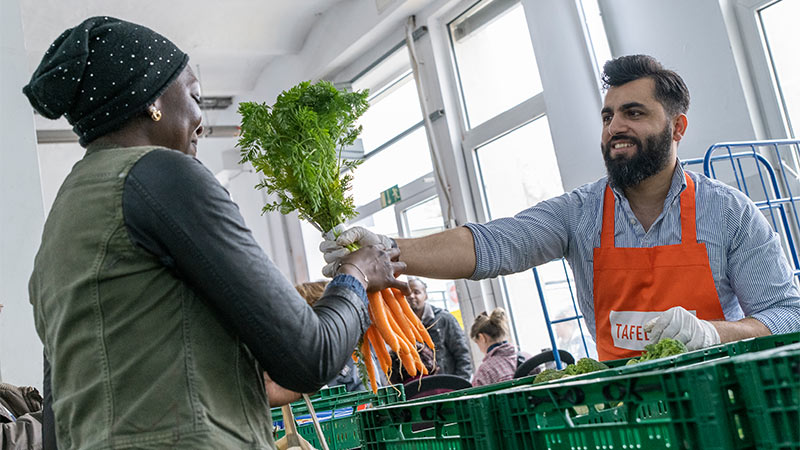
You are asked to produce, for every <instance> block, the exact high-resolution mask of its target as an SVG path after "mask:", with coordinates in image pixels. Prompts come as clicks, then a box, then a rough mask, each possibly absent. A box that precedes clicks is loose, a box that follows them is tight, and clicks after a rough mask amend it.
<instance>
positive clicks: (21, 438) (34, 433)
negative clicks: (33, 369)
mask: <svg viewBox="0 0 800 450" xmlns="http://www.w3.org/2000/svg"><path fill="white" fill-rule="evenodd" d="M0 427H2V428H0V450H12V449H15V450H41V448H42V396H41V395H39V391H37V390H36V389H35V388H32V387H29V386H28V387H17V386H12V385H10V384H6V383H0Z"/></svg>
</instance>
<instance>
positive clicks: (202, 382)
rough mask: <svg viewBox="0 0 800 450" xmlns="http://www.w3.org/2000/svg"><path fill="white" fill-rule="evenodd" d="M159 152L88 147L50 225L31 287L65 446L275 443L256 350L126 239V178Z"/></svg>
mask: <svg viewBox="0 0 800 450" xmlns="http://www.w3.org/2000/svg"><path fill="white" fill-rule="evenodd" d="M152 149H153V148H152V147H140V148H125V149H105V150H102V151H95V152H93V151H91V150H90V151H89V152H88V153H87V155H86V157H85V158H84V159H83V160H81V161H80V162H78V163H77V164H76V166H75V167H74V168H73V170H72V172H71V173H70V175H69V176H68V177H67V179H66V181H65V182H64V184H63V186H62V187H61V189H60V191H59V193H58V196H57V197H56V200H55V202H54V203H53V206H52V210H51V212H50V215H49V216H48V219H47V222H46V224H45V229H44V234H43V238H42V243H41V247H40V250H39V253H38V254H37V256H36V261H35V266H34V272H33V275H32V277H31V280H30V285H29V289H30V299H31V303H32V304H33V307H34V313H35V321H36V329H37V331H38V333H39V336H40V337H41V339H42V341H43V343H44V346H45V354H46V356H47V358H48V360H49V361H50V363H51V377H52V392H53V410H54V413H55V418H56V434H57V437H58V445H59V449H60V450H68V449H85V450H96V449H122V448H137V449H157V448H159V449H160V448H180V449H234V448H248V449H262V448H263V449H267V448H272V447H273V441H272V434H271V428H272V423H271V420H270V414H269V407H268V404H267V398H266V394H265V392H264V386H263V381H262V370H261V368H260V367H259V365H258V363H257V362H256V360H255V359H254V357H253V356H252V354H251V353H250V351H248V349H247V347H245V346H244V345H243V344H242V343H241V342H240V340H239V339H238V338H237V336H236V335H235V334H234V333H232V332H231V330H230V329H227V328H226V327H225V326H224V325H223V323H222V322H221V321H220V320H219V318H218V317H217V315H216V314H215V312H214V310H213V309H212V308H211V307H210V306H209V305H208V303H207V302H204V301H202V300H201V299H200V298H198V296H197V295H196V294H195V293H194V292H193V291H192V289H191V288H190V287H189V286H188V285H187V284H186V283H185V282H184V281H182V280H181V279H179V278H178V277H176V275H175V274H174V273H172V272H170V271H169V270H168V268H167V267H165V266H164V264H163V263H162V262H161V261H159V260H158V258H156V257H155V256H153V255H152V254H150V253H148V252H146V251H144V250H143V249H141V248H140V247H136V246H134V245H133V244H132V242H131V240H130V238H129V236H128V232H127V230H126V227H125V224H124V220H123V213H122V193H123V185H124V182H125V179H126V174H127V173H128V171H129V170H130V169H131V167H132V166H133V165H134V164H135V163H136V162H137V161H138V160H139V159H140V158H141V157H142V156H143V155H145V154H147V153H148V152H150V151H151V150H152Z"/></svg>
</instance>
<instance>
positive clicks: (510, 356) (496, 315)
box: [469, 308, 525, 386]
mask: <svg viewBox="0 0 800 450" xmlns="http://www.w3.org/2000/svg"><path fill="white" fill-rule="evenodd" d="M509 335H510V331H509V325H508V318H507V316H506V311H505V310H504V309H503V308H495V309H494V310H493V311H492V312H491V314H488V315H487V314H486V311H484V312H482V313H480V314H478V316H477V317H475V322H473V324H472V328H471V329H470V332H469V336H470V338H472V340H473V341H475V344H476V345H477V346H478V348H479V349H480V351H481V353H483V354H484V355H485V356H484V357H483V361H482V362H481V365H480V366H478V370H476V371H475V377H474V378H473V379H472V385H473V386H483V385H485V384H493V383H498V382H500V381H506V380H510V379H512V378H514V372H515V371H516V370H517V366H518V365H519V363H520V360H521V359H522V360H524V359H525V358H524V357H523V358H520V353H519V352H518V351H517V348H516V347H514V345H513V344H511V343H510V342H508V337H509Z"/></svg>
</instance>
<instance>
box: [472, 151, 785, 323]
mask: <svg viewBox="0 0 800 450" xmlns="http://www.w3.org/2000/svg"><path fill="white" fill-rule="evenodd" d="M687 173H689V174H690V176H691V177H692V180H694V182H695V196H696V221H697V240H698V241H699V242H703V243H705V244H706V249H707V251H708V258H709V261H710V263H711V271H712V273H713V276H714V285H715V286H716V288H717V294H718V295H719V299H720V303H721V305H722V311H723V313H724V314H725V319H726V320H729V321H733V320H739V319H742V318H744V317H752V318H755V319H758V320H759V321H761V322H762V323H763V324H764V325H766V326H767V328H769V329H770V331H772V333H773V334H779V333H788V332H794V331H800V294H799V293H798V289H797V286H796V285H795V283H794V279H793V276H792V271H791V269H790V267H789V263H788V262H787V260H786V256H785V254H784V253H783V250H782V249H781V244H780V241H779V236H778V234H777V233H775V232H774V231H773V230H772V228H771V227H770V226H769V223H768V222H767V220H766V218H765V217H764V216H763V214H762V213H761V212H760V211H759V210H758V208H757V207H756V206H755V205H754V204H753V202H752V201H750V199H749V198H747V196H745V195H744V194H743V193H742V192H740V191H738V190H736V189H734V188H733V187H730V186H728V185H726V184H723V183H721V182H719V181H716V180H712V179H709V178H707V177H706V176H704V175H700V174H696V173H693V172H689V171H687ZM605 188H606V178H602V179H600V180H599V181H597V182H594V183H590V184H586V185H583V186H581V187H579V188H577V189H575V190H574V191H572V192H569V193H566V194H563V195H561V196H558V197H554V198H551V199H548V200H545V201H543V202H541V203H539V204H537V205H535V206H532V207H530V208H528V209H526V210H524V211H522V212H520V213H519V214H517V215H516V216H514V217H506V218H502V219H497V220H492V221H490V222H487V223H485V224H474V223H469V224H467V225H466V226H467V227H468V228H469V229H470V230H471V231H472V235H473V239H474V242H475V251H476V257H477V265H476V267H475V272H474V273H473V274H472V277H471V278H472V279H473V280H479V279H484V278H494V277H497V276H498V275H506V274H510V273H516V272H522V271H524V270H527V269H530V268H531V267H534V266H537V265H540V264H544V263H546V262H548V261H551V260H553V259H557V258H562V257H563V258H566V260H567V261H568V262H569V264H570V266H571V268H572V271H573V274H574V275H575V280H576V281H575V284H576V286H577V287H576V288H577V294H578V303H579V305H580V308H581V311H582V312H583V315H584V316H585V317H586V324H587V325H588V328H589V331H590V332H591V334H592V336H593V337H596V336H595V321H594V300H593V296H592V289H593V278H594V273H593V264H592V260H593V257H594V254H593V250H594V248H595V247H599V246H600V229H601V226H602V221H603V194H604V192H605ZM685 188H686V180H685V178H684V170H683V168H682V167H681V165H680V164H678V167H677V169H676V170H675V174H674V175H673V177H672V184H671V186H670V189H669V192H668V193H667V198H666V200H665V201H664V208H663V210H662V212H661V215H659V217H658V218H657V219H656V221H655V222H654V223H653V225H652V226H651V227H650V229H649V230H648V231H647V232H645V231H644V227H643V226H642V224H641V223H639V220H638V219H637V218H636V216H635V215H634V214H633V211H632V210H631V207H630V204H629V203H628V200H627V199H626V198H625V195H624V194H623V193H622V192H621V191H618V190H616V189H614V190H613V192H614V196H615V198H616V202H615V223H616V229H615V235H614V239H615V242H616V246H617V247H655V246H659V245H673V244H680V243H681V221H680V193H681V192H683V190H684V189H685ZM675 282H676V283H680V282H681V280H675Z"/></svg>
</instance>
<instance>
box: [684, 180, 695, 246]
mask: <svg viewBox="0 0 800 450" xmlns="http://www.w3.org/2000/svg"><path fill="white" fill-rule="evenodd" d="M684 175H685V176H686V189H684V190H683V192H681V243H683V244H695V243H697V221H696V220H695V198H694V181H692V177H690V176H689V174H688V173H685V172H684Z"/></svg>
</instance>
